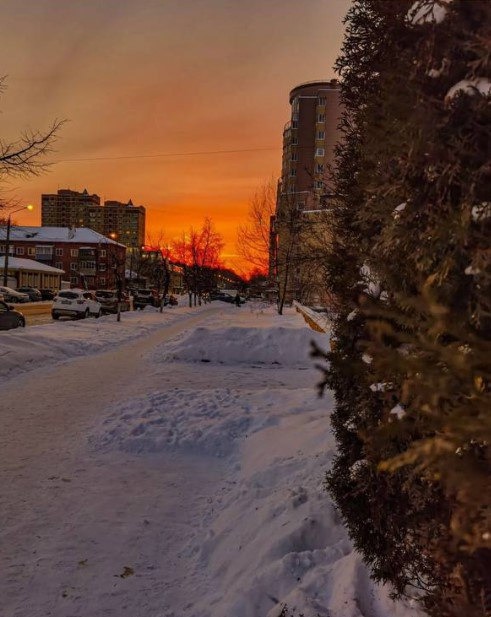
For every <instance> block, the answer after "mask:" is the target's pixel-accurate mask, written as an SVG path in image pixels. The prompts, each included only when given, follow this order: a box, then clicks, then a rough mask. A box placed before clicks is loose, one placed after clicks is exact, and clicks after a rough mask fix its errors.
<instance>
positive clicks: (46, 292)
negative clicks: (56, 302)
mask: <svg viewBox="0 0 491 617" xmlns="http://www.w3.org/2000/svg"><path fill="white" fill-rule="evenodd" d="M39 291H40V292H41V300H53V299H54V297H55V296H56V293H55V292H54V291H53V290H52V289H40V290H39Z"/></svg>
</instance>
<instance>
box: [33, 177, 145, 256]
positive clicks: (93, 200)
mask: <svg viewBox="0 0 491 617" xmlns="http://www.w3.org/2000/svg"><path fill="white" fill-rule="evenodd" d="M145 217H146V213H145V208H144V207H143V206H134V205H133V202H132V201H131V199H130V200H129V201H128V203H123V202H120V201H111V200H108V201H105V202H104V205H101V200H100V197H99V195H96V194H94V195H90V194H89V193H88V191H87V189H84V190H83V191H82V192H81V193H79V192H78V191H71V190H69V189H61V190H59V191H58V192H57V193H54V194H43V195H41V225H42V226H43V227H77V228H78V227H88V228H89V229H93V230H94V231H97V232H98V233H100V234H102V235H104V236H107V237H108V238H112V239H115V240H117V241H118V242H120V243H121V244H124V245H125V246H126V247H128V248H129V249H130V250H131V251H136V250H138V249H140V247H141V246H142V245H143V244H144V241H145Z"/></svg>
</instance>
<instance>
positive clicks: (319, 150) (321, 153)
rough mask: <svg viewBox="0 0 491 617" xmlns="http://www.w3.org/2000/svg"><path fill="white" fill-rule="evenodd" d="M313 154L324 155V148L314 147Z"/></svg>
mask: <svg viewBox="0 0 491 617" xmlns="http://www.w3.org/2000/svg"><path fill="white" fill-rule="evenodd" d="M315 156H324V148H316V150H315Z"/></svg>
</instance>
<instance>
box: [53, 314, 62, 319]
mask: <svg viewBox="0 0 491 617" xmlns="http://www.w3.org/2000/svg"><path fill="white" fill-rule="evenodd" d="M51 317H52V318H53V319H59V318H60V316H59V315H58V314H57V313H51Z"/></svg>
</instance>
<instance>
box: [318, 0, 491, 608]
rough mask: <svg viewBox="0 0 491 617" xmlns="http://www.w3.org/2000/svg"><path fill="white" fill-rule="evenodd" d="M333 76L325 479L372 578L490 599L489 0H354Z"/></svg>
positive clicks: (401, 589)
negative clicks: (330, 402) (328, 466)
mask: <svg viewBox="0 0 491 617" xmlns="http://www.w3.org/2000/svg"><path fill="white" fill-rule="evenodd" d="M346 28H347V34H346V39H345V42H344V46H343V50H342V55H341V57H340V58H339V59H338V61H337V67H336V68H337V72H338V73H339V75H340V77H341V78H342V100H343V103H344V106H345V112H344V116H343V119H342V131H343V136H344V139H343V143H342V144H341V145H340V146H339V147H338V151H337V170H336V172H335V184H336V192H335V193H336V201H335V204H334V206H333V208H332V210H331V217H332V218H331V220H332V226H333V227H332V229H333V233H332V240H331V242H330V244H329V246H327V247H326V252H325V255H324V262H325V264H324V265H325V267H326V269H327V287H328V291H329V293H330V294H331V296H332V298H334V305H335V318H334V322H333V331H332V343H331V349H330V351H328V352H326V353H325V354H323V353H322V352H321V351H320V350H318V351H317V355H318V356H319V357H324V358H325V359H327V361H328V364H327V366H326V365H324V369H323V370H324V380H323V383H322V384H321V388H330V389H332V390H333V391H334V394H335V398H336V409H335V411H334V413H333V416H332V426H333V429H334V432H335V435H336V439H337V442H338V446H339V448H338V451H339V453H338V455H337V458H336V459H335V461H334V464H333V467H332V470H331V471H330V472H329V473H328V475H327V486H328V488H329V490H330V492H331V493H332V495H333V496H334V499H335V501H336V503H337V504H338V506H339V509H340V511H341V513H342V515H343V517H344V519H345V521H346V523H347V525H348V527H349V530H350V533H351V537H352V539H353V541H354V544H355V546H356V547H357V549H358V550H359V551H360V552H361V553H362V555H363V557H364V559H365V561H366V562H367V563H368V564H369V565H370V567H371V570H372V573H373V575H374V577H375V578H376V579H377V580H380V581H384V582H390V583H391V584H392V585H393V587H394V589H395V591H396V593H397V594H399V595H406V596H413V597H416V598H419V599H420V601H421V603H422V605H423V607H424V608H425V610H426V611H427V612H428V614H429V615H432V616H434V617H447V616H448V617H450V616H455V617H456V616H459V617H461V616H464V615H465V616H466V617H483V615H489V614H491V613H490V610H491V530H490V507H491V490H490V489H491V483H490V478H491V474H490V471H491V465H490V462H491V461H490V442H491V415H490V414H491V408H490V396H489V392H490V383H491V382H490V377H491V375H490V357H491V344H490V340H491V285H490V281H491V260H490V257H491V250H490V247H489V237H490V232H491V199H490V185H491V182H490V179H491V178H490V173H491V165H490V158H489V154H490V144H491V136H490V119H491V118H490V115H491V113H490V92H491V55H490V53H489V49H490V48H489V45H490V42H491V36H490V35H491V3H489V2H488V1H484V0H483V1H481V0H473V1H472V2H470V1H465V0H453V1H451V2H450V1H448V2H444V1H441V0H421V1H418V2H416V3H413V2H412V0H391V1H387V0H354V2H353V5H352V8H351V9H350V11H349V13H348V16H347V18H346Z"/></svg>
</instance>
